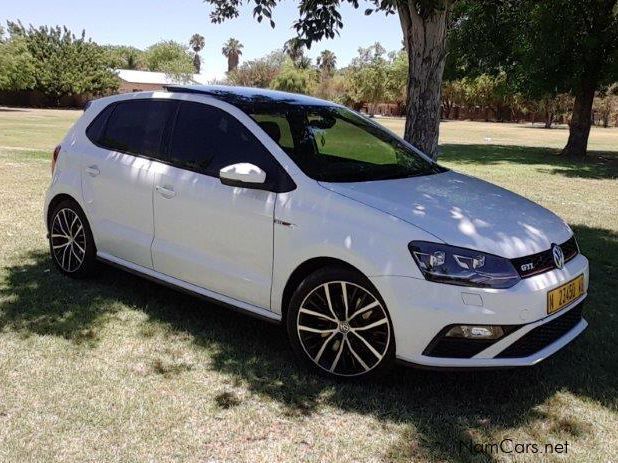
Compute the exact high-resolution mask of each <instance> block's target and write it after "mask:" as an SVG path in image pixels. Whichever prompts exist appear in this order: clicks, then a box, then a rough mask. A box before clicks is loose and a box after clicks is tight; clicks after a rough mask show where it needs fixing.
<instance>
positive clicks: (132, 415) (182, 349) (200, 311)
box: [0, 108, 618, 463]
mask: <svg viewBox="0 0 618 463" xmlns="http://www.w3.org/2000/svg"><path fill="white" fill-rule="evenodd" d="M79 114H80V113H79V112H72V111H42V110H38V111H29V110H25V111H8V110H2V109H1V108H0V180H1V184H2V194H1V195H0V198H1V200H0V461H2V462H4V461H11V462H13V461H15V462H22V461H63V462H67V461H68V462H73V461H74V462H83V461H93V462H94V461H96V462H102V461H122V462H126V461H200V462H202V461H203V462H206V461H247V462H261V461H264V462H271V463H272V462H276V461H298V460H303V461H315V462H320V461H375V462H381V461H384V462H386V461H389V462H390V461H396V462H409V461H412V462H424V461H434V462H443V461H446V462H468V461H473V462H484V461H534V462H536V461H557V462H564V461H568V462H582V461H586V462H599V463H601V462H604V463H605V462H616V461H618V451H617V448H618V431H617V430H618V410H617V402H618V401H617V396H616V394H617V386H618V359H617V356H616V353H615V352H616V339H617V336H616V332H617V331H618V317H617V314H618V303H617V302H616V301H617V300H618V285H617V284H616V281H617V280H618V263H617V262H618V164H617V160H618V130H617V129H593V132H592V135H591V142H590V148H591V150H592V151H593V156H592V157H591V159H590V160H589V161H588V162H586V163H572V162H569V161H566V160H563V159H561V158H559V157H557V156H556V153H557V152H558V150H557V148H559V147H560V146H561V144H563V141H564V140H566V135H567V133H566V131H565V130H564V129H554V130H549V131H548V130H543V129H537V128H530V127H529V126H522V125H514V124H484V123H471V122H447V123H444V124H442V135H441V141H442V143H443V144H442V149H443V153H444V154H443V157H442V159H441V162H442V163H443V164H444V165H445V166H447V167H449V168H453V169H456V170H459V171H462V172H466V173H470V174H472V175H476V176H479V177H481V178H484V179H486V180H489V181H491V182H494V183H496V184H499V185H501V186H503V187H506V188H509V189H512V190H514V191H516V192H518V193H520V194H522V195H524V196H526V197H528V198H530V199H532V200H534V201H537V202H539V203H541V204H542V205H544V206H546V207H548V208H550V209H552V210H553V211H555V212H557V213H558V214H560V215H561V216H562V217H564V218H565V220H567V221H568V222H569V224H571V226H572V227H573V228H574V230H575V232H576V234H577V237H578V239H579V243H580V246H581V249H582V251H583V253H584V254H586V255H587V256H588V257H589V259H590V265H591V285H590V296H589V298H588V302H587V304H586V318H587V319H588V321H589V322H590V328H589V330H588V331H587V332H586V333H585V335H584V336H583V337H582V338H581V339H579V340H578V341H577V342H576V343H575V344H573V345H572V346H570V347H569V348H567V349H566V350H564V351H562V352H561V353H559V354H558V355H556V356H555V357H553V358H551V359H549V360H548V361H546V362H545V363H543V364H541V365H539V366H537V367H534V368H529V369H525V370H506V371H494V372H468V373H448V372H428V371H421V370H414V369H408V368H402V367H398V368H396V369H395V370H394V371H393V372H392V373H391V374H390V375H389V376H387V377H385V378H382V379H381V380H379V381H375V382H373V383H365V384H362V383H361V384H340V383H336V382H332V381H327V380H324V379H321V378H317V377H315V376H313V375H311V374H308V373H307V372H305V371H303V370H301V369H299V368H297V367H296V365H295V364H294V361H293V359H292V356H291V353H290V352H289V350H288V347H287V343H286V340H285V338H284V336H283V335H282V333H281V332H280V331H279V330H278V329H277V327H274V326H271V325H269V324H266V323H263V322H260V321H256V320H254V319H251V318H248V317H246V316H242V315H238V314H235V313H232V312H230V311H227V310H225V309H222V308H218V307H216V306H213V305H209V304H207V303H204V302H202V301H200V300H197V299H193V298H191V297H188V296H185V295H182V294H180V293H177V292H175V291H173V290H170V289H167V288H164V287H161V286H157V285H155V284H153V283H150V282H147V281H145V280H142V279H140V278H137V277H134V276H131V275H129V274H126V273H123V272H121V271H118V270H114V269H111V268H104V269H103V270H102V272H101V275H100V276H99V277H97V278H96V279H93V280H89V281H74V280H71V279H68V278H65V277H62V276H60V275H59V274H58V273H57V272H56V271H55V270H54V269H53V268H52V266H51V265H50V261H49V259H48V256H47V249H46V242H45V237H44V235H45V230H44V226H43V222H42V217H41V215H42V211H41V209H42V201H43V194H44V191H45V188H46V187H47V183H48V181H49V176H50V172H49V169H50V165H49V164H50V162H49V158H50V156H51V151H52V150H53V147H54V145H55V144H56V143H57V142H58V141H59V140H60V138H61V137H62V135H63V133H64V132H65V131H66V129H67V128H68V126H69V124H70V123H71V121H72V120H74V119H75V118H76V117H78V115H79ZM382 122H384V123H385V124H386V125H388V126H389V127H391V128H393V129H395V130H396V131H398V132H401V130H402V123H401V121H400V120H394V119H385V120H382ZM503 438H509V439H512V440H513V441H514V442H517V443H524V444H525V443H537V444H543V445H544V444H545V443H564V442H568V444H569V445H568V453H567V454H566V455H557V454H553V455H543V456H542V457H540V456H539V455H538V454H537V455H534V454H520V455H515V454H510V455H507V454H499V455H493V456H491V457H490V456H486V455H483V454H478V453H474V452H471V451H470V450H467V449H468V446H470V445H474V444H481V445H482V444H490V443H494V442H499V441H500V440H501V439H503Z"/></svg>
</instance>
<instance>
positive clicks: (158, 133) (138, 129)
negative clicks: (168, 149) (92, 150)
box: [99, 100, 176, 158]
mask: <svg viewBox="0 0 618 463" xmlns="http://www.w3.org/2000/svg"><path fill="white" fill-rule="evenodd" d="M175 110H176V103H175V102H174V101H160V100H137V101H123V102H120V103H118V104H116V105H115V107H114V110H113V112H112V114H111V115H110V116H109V119H108V120H107V126H106V127H105V130H104V132H103V135H102V137H101V138H100V140H99V143H100V144H101V145H103V146H105V147H106V148H109V149H113V150H116V151H121V152H125V153H132V154H139V155H143V156H149V157H153V158H160V157H161V151H160V149H161V142H162V139H163V133H164V131H165V127H166V125H167V124H168V122H169V120H170V118H171V117H172V116H173V114H174V112H175Z"/></svg>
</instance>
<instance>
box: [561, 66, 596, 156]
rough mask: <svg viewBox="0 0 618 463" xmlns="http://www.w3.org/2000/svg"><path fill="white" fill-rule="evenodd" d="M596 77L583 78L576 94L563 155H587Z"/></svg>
mask: <svg viewBox="0 0 618 463" xmlns="http://www.w3.org/2000/svg"><path fill="white" fill-rule="evenodd" d="M595 87H596V79H587V78H585V77H584V78H583V79H582V85H581V87H580V88H579V90H578V91H577V92H576V94H575V103H574V104H573V115H572V116H571V122H570V123H569V140H568V141H567V144H566V146H565V147H564V149H563V150H562V153H561V154H562V155H563V156H569V157H571V158H583V157H585V156H586V149H587V147H588V136H589V135H590V125H591V123H592V102H593V100H594V90H595Z"/></svg>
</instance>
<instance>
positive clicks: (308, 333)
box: [286, 267, 395, 379]
mask: <svg viewBox="0 0 618 463" xmlns="http://www.w3.org/2000/svg"><path fill="white" fill-rule="evenodd" d="M344 292H345V295H346V298H344ZM346 299H347V301H346ZM329 301H330V303H329ZM346 302H347V316H346ZM286 327H287V334H288V338H289V340H290V343H291V345H292V349H293V351H294V353H295V354H296V356H297V357H298V359H299V360H300V361H301V363H303V364H304V365H305V366H307V367H309V368H310V369H312V370H314V371H316V372H318V373H320V374H322V375H325V376H328V377H331V378H333V377H334V378H342V379H361V378H362V379H366V378H369V377H375V376H378V375H380V374H383V373H385V372H386V370H388V368H389V367H390V366H391V365H392V363H393V360H394V358H395V337H394V332H393V325H392V322H391V319H390V316H389V314H388V310H387V308H386V305H385V304H384V301H383V300H382V298H381V297H380V295H379V293H378V292H377V290H376V289H375V287H374V286H373V285H372V284H371V282H370V281H369V280H368V279H367V278H366V277H365V276H363V275H362V274H360V273H358V272H356V271H353V270H350V269H346V268H343V267H327V268H323V269H320V270H317V271H316V272H314V273H312V274H311V275H309V276H308V277H306V278H305V279H304V280H303V281H302V283H301V284H300V285H299V286H298V288H297V289H296V291H295V292H294V294H293V295H292V298H291V299H290V304H289V306H288V310H287V319H286Z"/></svg>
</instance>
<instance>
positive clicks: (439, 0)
mask: <svg viewBox="0 0 618 463" xmlns="http://www.w3.org/2000/svg"><path fill="white" fill-rule="evenodd" d="M205 1H206V2H208V3H210V4H211V5H212V6H213V10H212V12H211V15H210V17H211V20H212V21H213V22H216V23H220V22H223V21H225V20H227V19H231V18H235V17H237V16H238V15H239V14H240V9H241V7H242V6H243V5H244V4H252V5H253V16H254V17H255V18H256V20H257V21H258V22H262V21H264V19H266V20H267V21H268V22H269V23H270V25H271V26H272V27H275V22H274V21H273V19H272V13H273V9H274V8H275V7H276V6H277V4H278V3H279V2H280V0H245V1H243V0H205ZM454 2H455V0H400V1H399V0H398V1H393V0H367V1H366V2H365V3H366V6H367V8H366V9H365V14H366V15H368V14H372V13H373V12H375V11H381V12H383V13H385V14H386V15H390V14H398V15H399V18H400V23H401V27H402V31H403V37H404V45H405V47H406V49H407V51H408V54H407V59H408V70H409V71H408V72H409V74H410V76H411V78H409V79H406V85H407V89H406V100H407V104H406V111H407V118H406V127H405V132H404V137H405V138H406V139H407V140H408V141H410V142H412V143H414V144H415V145H417V146H418V147H419V148H420V149H422V150H424V151H425V152H427V153H429V154H430V155H436V154H437V146H438V131H439V122H440V87H441V83H442V72H443V70H444V62H445V57H446V52H445V50H446V30H447V25H448V18H449V14H450V11H451V8H452V6H453V4H454ZM344 3H347V4H350V5H352V6H353V7H354V8H359V7H360V2H359V1H358V0H343V1H332V0H301V1H300V3H299V18H298V20H297V21H295V22H294V24H293V28H294V29H295V30H296V34H297V36H296V37H294V38H292V39H290V41H288V43H287V46H286V51H287V52H288V53H289V55H290V58H291V59H292V61H293V62H294V63H295V64H296V66H297V67H299V68H305V69H306V68H308V67H309V66H310V62H309V60H308V59H306V58H303V55H302V50H303V47H307V48H310V47H311V45H312V44H313V43H314V42H316V41H319V40H321V39H323V38H331V39H332V38H334V37H335V36H336V35H337V34H338V33H339V31H340V30H341V28H342V27H343V20H342V16H341V12H340V9H341V8H342V4H344Z"/></svg>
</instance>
